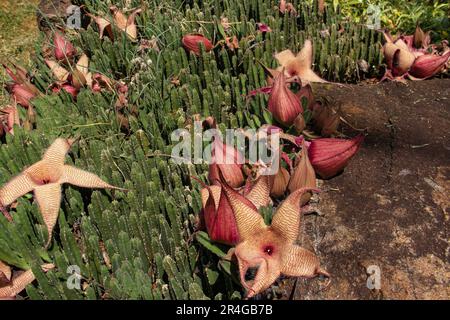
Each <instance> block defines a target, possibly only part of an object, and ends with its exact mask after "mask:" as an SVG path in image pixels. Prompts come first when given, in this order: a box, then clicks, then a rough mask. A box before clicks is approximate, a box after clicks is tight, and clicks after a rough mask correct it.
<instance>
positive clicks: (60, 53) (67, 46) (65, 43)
mask: <svg viewBox="0 0 450 320" xmlns="http://www.w3.org/2000/svg"><path fill="white" fill-rule="evenodd" d="M53 45H54V46H55V49H54V55H55V58H56V60H58V61H62V60H66V59H70V58H71V57H73V56H74V55H75V54H76V50H75V47H74V46H73V44H72V43H71V42H70V41H69V40H67V39H66V38H65V37H64V36H63V34H62V33H61V32H59V31H57V32H55V35H54V37H53Z"/></svg>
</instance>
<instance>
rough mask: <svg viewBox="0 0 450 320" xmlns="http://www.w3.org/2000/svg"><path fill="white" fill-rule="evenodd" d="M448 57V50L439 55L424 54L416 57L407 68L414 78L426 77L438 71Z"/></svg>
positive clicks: (449, 53) (449, 54)
mask: <svg viewBox="0 0 450 320" xmlns="http://www.w3.org/2000/svg"><path fill="white" fill-rule="evenodd" d="M449 58H450V51H449V52H447V53H446V54H444V55H442V56H439V55H435V54H425V55H423V56H420V57H417V59H416V60H415V61H414V64H413V65H412V67H411V69H410V70H409V74H410V75H411V76H413V77H415V78H419V79H426V78H430V77H432V76H434V75H435V74H437V73H439V72H440V71H441V70H442V69H443V68H444V67H445V64H446V63H447V61H448V60H449Z"/></svg>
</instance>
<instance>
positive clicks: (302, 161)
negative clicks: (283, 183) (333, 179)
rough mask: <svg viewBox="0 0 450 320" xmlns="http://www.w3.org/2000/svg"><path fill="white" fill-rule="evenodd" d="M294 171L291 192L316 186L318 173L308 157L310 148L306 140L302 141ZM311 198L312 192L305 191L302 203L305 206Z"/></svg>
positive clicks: (290, 184)
mask: <svg viewBox="0 0 450 320" xmlns="http://www.w3.org/2000/svg"><path fill="white" fill-rule="evenodd" d="M293 171H294V172H293V173H292V175H291V179H290V180H289V185H288V189H289V192H290V193H293V192H295V191H296V190H298V189H302V188H312V189H313V188H316V187H317V182H316V173H315V171H314V168H313V166H312V165H311V162H310V161H309V157H308V149H307V148H306V144H305V141H304V140H303V142H302V150H301V151H300V152H299V153H298V154H297V157H296V165H295V167H294V170H293ZM310 198H311V192H305V193H304V194H303V196H302V198H301V201H300V205H301V206H303V205H304V204H306V203H307V202H308V201H309V199H310Z"/></svg>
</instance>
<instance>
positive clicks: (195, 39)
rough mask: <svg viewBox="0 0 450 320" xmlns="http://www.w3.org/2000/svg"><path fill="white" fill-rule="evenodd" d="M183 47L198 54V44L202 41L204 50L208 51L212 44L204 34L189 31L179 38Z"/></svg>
mask: <svg viewBox="0 0 450 320" xmlns="http://www.w3.org/2000/svg"><path fill="white" fill-rule="evenodd" d="M181 42H182V44H183V47H184V48H185V49H186V50H188V51H189V52H193V53H194V54H195V55H197V56H198V55H200V44H201V43H203V45H204V47H205V51H206V52H209V51H211V50H212V48H213V44H212V43H211V41H209V40H208V39H207V38H206V37H205V36H203V35H201V34H198V33H191V34H187V35H185V36H183V38H182V39H181Z"/></svg>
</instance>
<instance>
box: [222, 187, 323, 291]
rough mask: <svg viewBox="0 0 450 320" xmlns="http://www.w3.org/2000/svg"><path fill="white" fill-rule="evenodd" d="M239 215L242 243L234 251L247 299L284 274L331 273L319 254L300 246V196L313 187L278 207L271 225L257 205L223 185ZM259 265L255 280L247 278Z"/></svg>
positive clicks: (236, 215) (293, 195) (302, 190)
mask: <svg viewBox="0 0 450 320" xmlns="http://www.w3.org/2000/svg"><path fill="white" fill-rule="evenodd" d="M223 188H224V191H225V194H226V196H227V197H228V199H229V202H230V205H231V207H232V208H233V212H234V214H235V217H236V223H237V227H238V231H239V236H240V242H239V243H238V244H237V246H236V248H235V251H234V254H235V256H236V258H237V260H238V264H239V273H240V277H241V283H242V285H243V286H244V288H246V289H247V298H250V297H253V296H254V295H256V294H258V293H260V292H262V291H263V290H265V289H267V288H269V287H270V286H271V285H272V283H274V282H275V280H277V278H278V277H280V275H286V276H295V277H309V278H311V277H314V276H317V275H324V276H326V277H329V276H330V275H329V274H328V272H326V271H325V270H324V269H322V268H321V267H320V264H319V259H318V258H317V256H316V255H315V254H314V253H312V252H310V251H308V250H306V249H304V248H302V247H300V246H298V245H296V244H295V242H296V240H297V237H298V234H299V230H300V216H301V213H300V199H301V197H302V195H303V194H304V193H305V192H307V191H312V190H314V189H311V188H302V189H298V190H296V191H294V192H293V193H291V194H290V195H289V197H288V198H286V200H284V201H283V202H282V203H281V204H280V206H279V207H278V209H277V211H276V213H275V215H274V217H273V219H272V224H271V225H270V226H267V225H266V224H265V223H264V220H263V218H262V216H261V215H260V214H259V213H258V211H256V210H255V209H254V208H252V207H250V206H248V205H247V204H246V202H245V201H242V195H240V194H239V193H238V192H236V191H235V190H233V189H232V188H230V187H229V186H227V185H225V184H223ZM255 267H258V271H257V273H256V276H255V278H254V280H253V281H246V279H245V274H246V272H247V270H248V269H249V268H255Z"/></svg>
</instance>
